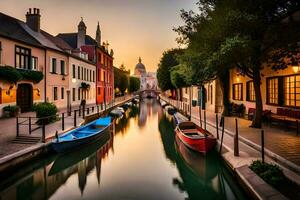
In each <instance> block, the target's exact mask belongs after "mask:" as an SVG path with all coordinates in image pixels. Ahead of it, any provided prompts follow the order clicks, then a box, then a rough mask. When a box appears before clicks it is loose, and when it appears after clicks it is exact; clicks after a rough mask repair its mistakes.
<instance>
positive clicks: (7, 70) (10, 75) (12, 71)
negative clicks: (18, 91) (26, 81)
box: [0, 66, 22, 84]
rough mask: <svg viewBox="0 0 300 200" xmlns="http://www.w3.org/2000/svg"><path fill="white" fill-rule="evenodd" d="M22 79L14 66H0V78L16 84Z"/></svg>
mask: <svg viewBox="0 0 300 200" xmlns="http://www.w3.org/2000/svg"><path fill="white" fill-rule="evenodd" d="M21 79H22V75H21V74H20V73H19V71H18V70H17V69H16V68H13V67H10V66H4V67H0V80H3V81H6V82H8V83H11V84H16V83H17V82H18V81H20V80H21Z"/></svg>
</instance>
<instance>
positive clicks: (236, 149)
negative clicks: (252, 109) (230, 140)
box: [234, 118, 239, 156]
mask: <svg viewBox="0 0 300 200" xmlns="http://www.w3.org/2000/svg"><path fill="white" fill-rule="evenodd" d="M234 156H239V131H238V120H237V118H235V135H234Z"/></svg>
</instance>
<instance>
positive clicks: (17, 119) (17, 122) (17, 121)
mask: <svg viewBox="0 0 300 200" xmlns="http://www.w3.org/2000/svg"><path fill="white" fill-rule="evenodd" d="M16 125H17V126H16V127H17V136H19V131H20V129H19V117H16Z"/></svg>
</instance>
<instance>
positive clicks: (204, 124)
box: [204, 110, 206, 130]
mask: <svg viewBox="0 0 300 200" xmlns="http://www.w3.org/2000/svg"><path fill="white" fill-rule="evenodd" d="M204 129H205V130H206V110H204Z"/></svg>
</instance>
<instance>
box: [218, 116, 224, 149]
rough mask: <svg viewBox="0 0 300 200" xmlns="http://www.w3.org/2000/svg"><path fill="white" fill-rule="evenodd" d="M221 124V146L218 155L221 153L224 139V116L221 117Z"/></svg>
mask: <svg viewBox="0 0 300 200" xmlns="http://www.w3.org/2000/svg"><path fill="white" fill-rule="evenodd" d="M221 122H222V136H221V145H220V149H219V153H221V151H222V146H223V139H224V127H225V120H224V116H222V118H221Z"/></svg>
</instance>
